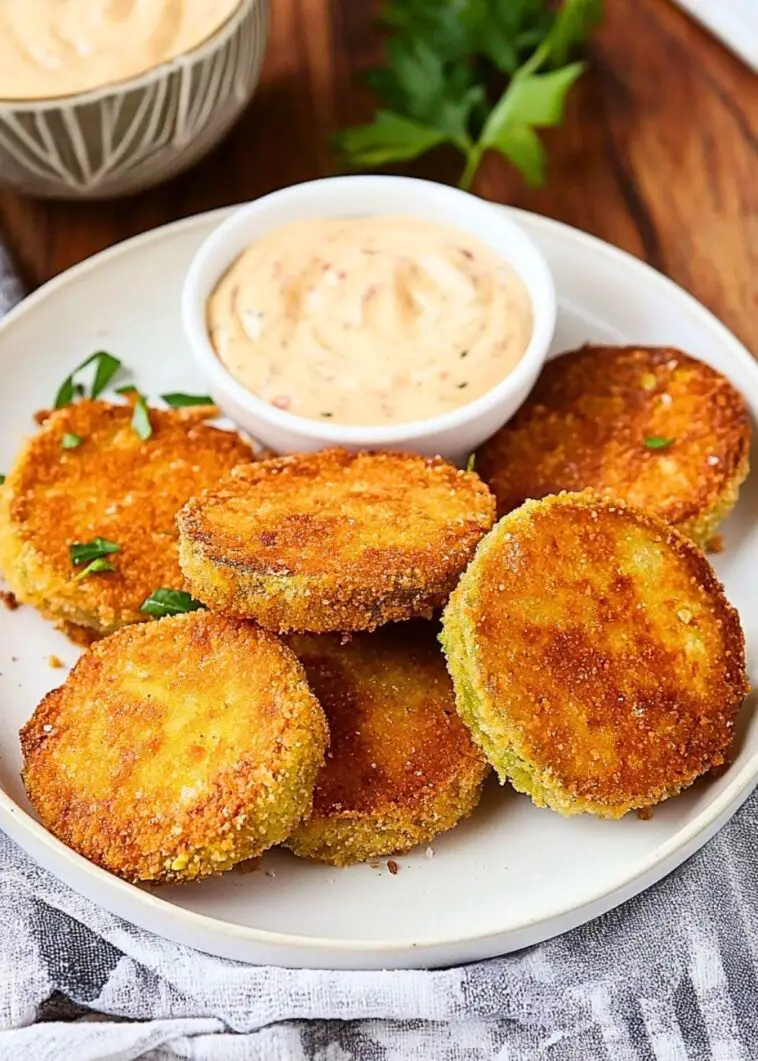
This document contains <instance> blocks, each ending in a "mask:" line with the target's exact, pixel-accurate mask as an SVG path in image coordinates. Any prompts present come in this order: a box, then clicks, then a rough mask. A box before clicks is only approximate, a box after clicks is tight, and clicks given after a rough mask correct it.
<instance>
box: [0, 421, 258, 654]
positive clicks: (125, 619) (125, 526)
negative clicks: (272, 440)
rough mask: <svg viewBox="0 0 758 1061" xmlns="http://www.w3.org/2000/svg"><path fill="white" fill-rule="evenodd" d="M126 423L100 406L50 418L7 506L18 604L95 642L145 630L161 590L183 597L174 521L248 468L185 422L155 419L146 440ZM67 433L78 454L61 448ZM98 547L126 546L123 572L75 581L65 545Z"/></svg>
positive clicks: (8, 572) (9, 560) (0, 530)
mask: <svg viewBox="0 0 758 1061" xmlns="http://www.w3.org/2000/svg"><path fill="white" fill-rule="evenodd" d="M192 412H194V413H196V412H197V410H192ZM203 412H204V413H207V410H204V411H203ZM131 416H132V409H131V407H130V406H129V405H110V404H108V403H107V402H101V401H82V402H77V403H76V404H74V405H68V406H66V407H65V408H63V409H60V410H59V411H58V412H55V413H52V414H51V415H50V416H49V417H48V418H47V420H46V421H45V425H44V427H43V428H42V430H41V431H39V432H38V433H37V434H36V435H35V436H34V437H33V438H32V439H31V440H30V441H29V443H28V444H27V445H26V447H25V448H24V450H23V451H22V453H21V455H20V456H19V458H18V459H17V461H16V463H15V465H14V467H13V469H12V471H11V472H10V474H9V475H8V478H7V480H6V482H5V485H4V487H3V494H2V500H1V501H0V508H2V513H1V514H0V566H2V568H3V570H4V573H5V576H6V578H7V580H8V582H9V583H10V584H11V586H12V588H13V590H14V592H15V593H16V594H17V596H18V597H19V599H21V600H23V601H27V602H28V603H30V604H33V605H34V606H35V607H36V608H38V609H39V610H40V611H42V612H43V613H44V614H45V615H47V616H48V617H50V618H52V619H56V620H58V621H59V622H61V623H63V624H71V625H73V626H80V627H88V628H90V629H92V630H94V631H96V632H97V633H100V634H103V633H109V632H111V631H112V630H114V629H116V628H117V627H119V626H120V625H123V624H124V623H130V622H136V621H138V620H143V619H146V618H147V616H145V615H143V614H141V613H140V611H139V607H140V604H141V603H142V602H143V601H144V600H145V598H146V597H147V596H148V595H149V594H150V593H151V592H152V591H153V590H154V589H156V588H158V587H159V586H167V587H169V588H177V589H180V588H181V587H182V586H183V578H182V575H181V571H180V569H179V564H178V560H177V537H178V532H177V530H176V523H175V519H176V513H177V512H178V511H179V509H180V508H181V507H182V505H183V504H184V503H185V501H187V499H188V498H189V497H191V496H192V495H193V494H194V493H196V492H198V491H199V490H202V489H204V488H205V487H207V486H211V485H213V484H214V483H216V482H217V481H218V480H219V479H220V478H221V477H222V476H223V475H225V474H227V473H228V472H229V471H230V470H231V469H232V468H233V467H234V466H235V465H237V464H239V463H241V462H243V461H250V460H252V459H253V453H252V450H251V449H250V447H249V446H248V445H247V444H246V443H245V442H243V441H242V439H240V438H239V437H238V436H237V435H235V434H232V433H230V432H226V431H220V430H218V429H217V428H214V427H210V426H208V425H206V424H203V423H198V422H197V416H194V417H188V416H186V415H185V412H184V411H181V410H179V411H176V410H170V411H167V410H157V409H151V410H150V420H151V424H152V428H153V434H152V437H151V438H149V439H148V440H146V441H143V440H142V439H140V437H139V436H138V435H137V434H136V432H135V431H134V429H133V428H132V427H131V425H130V421H131ZM65 433H72V434H76V435H79V436H80V437H81V438H82V439H83V442H82V444H81V445H80V446H78V447H76V448H75V449H64V448H62V445H61V440H62V437H63V435H64V434H65ZM95 537H101V538H107V539H109V540H111V541H114V542H116V543H118V544H119V545H120V546H121V552H120V553H118V555H117V556H114V557H111V558H110V559H112V560H113V562H114V563H115V564H116V567H117V569H118V570H117V571H114V572H109V573H106V574H100V575H95V576H92V577H88V578H85V579H82V580H79V581H76V575H77V574H78V571H77V569H75V568H74V567H73V565H72V563H71V559H70V557H69V546H70V545H71V544H72V543H73V542H87V541H90V540H91V539H92V538H95Z"/></svg>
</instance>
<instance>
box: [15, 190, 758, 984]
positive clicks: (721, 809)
mask: <svg viewBox="0 0 758 1061" xmlns="http://www.w3.org/2000/svg"><path fill="white" fill-rule="evenodd" d="M493 205H494V206H495V207H496V208H497V206H499V205H500V204H493ZM234 209H236V208H235V207H222V208H220V209H217V210H213V211H208V212H206V213H203V214H196V215H194V216H192V217H189V218H183V219H181V220H179V221H174V222H171V223H170V224H168V225H164V226H162V227H160V228H157V229H153V230H152V231H150V232H146V233H143V234H141V235H139V236H135V237H131V238H130V239H127V240H124V241H121V242H120V243H117V244H114V245H113V246H112V247H109V248H106V249H105V250H103V251H101V252H99V253H98V254H96V255H93V256H92V257H90V258H88V259H86V260H85V261H83V262H80V263H79V264H78V265H75V266H73V267H72V268H70V269H68V270H66V272H64V273H62V274H60V275H59V276H57V277H55V278H53V279H52V280H50V281H48V282H47V283H46V284H44V285H43V286H42V287H41V288H39V289H38V290H37V291H35V292H34V293H33V294H31V295H29V296H28V297H27V298H26V299H24V300H23V301H22V302H21V303H20V304H19V305H18V306H17V307H15V308H14V309H12V310H11V311H10V312H9V313H7V314H6V315H5V317H4V318H3V319H2V321H0V339H1V338H2V333H3V332H4V331H5V330H6V329H7V328H9V327H11V326H12V325H14V324H15V322H16V321H18V320H19V319H21V318H22V317H24V316H25V315H27V314H29V313H31V312H34V310H35V308H36V306H37V304H38V302H40V301H41V300H42V299H44V298H45V297H46V296H47V294H48V293H49V292H50V291H54V290H56V289H57V288H59V287H63V286H65V285H66V284H68V283H69V282H70V281H72V280H75V279H77V278H79V277H81V276H83V275H85V274H86V273H88V272H89V271H91V270H93V269H97V268H98V267H99V266H100V265H101V264H102V263H103V262H105V261H107V260H109V259H110V258H112V257H116V256H118V255H119V254H121V253H124V251H125V250H126V249H128V248H129V246H130V245H131V244H132V243H133V242H134V241H136V240H140V241H141V243H142V245H143V246H144V247H145V248H147V247H149V245H150V243H151V242H152V241H153V240H159V239H164V238H166V236H167V235H170V234H171V232H172V231H175V230H179V229H181V230H184V231H186V230H188V229H191V228H192V227H193V226H198V227H200V226H202V225H206V224H208V222H209V220H210V221H219V222H220V221H222V220H223V219H224V217H226V216H229V215H230V213H231V211H232V210H234ZM505 209H506V210H508V211H509V212H512V213H513V214H514V215H515V216H516V217H518V216H528V217H529V220H530V223H531V224H537V225H539V226H543V227H545V228H554V227H558V228H560V229H562V230H565V232H566V233H567V234H570V236H571V238H572V239H575V240H579V241H580V242H583V243H585V244H586V245H587V246H588V247H590V248H592V250H593V252H594V253H599V254H603V255H604V256H605V257H606V258H611V259H614V258H617V257H618V256H621V257H622V258H623V259H624V260H625V262H626V265H627V266H629V267H631V268H633V269H635V270H637V271H638V272H640V273H642V274H644V277H645V279H646V280H648V281H652V282H654V283H656V284H658V285H659V287H661V288H662V290H664V291H665V292H666V293H667V295H668V296H669V298H671V299H672V300H676V301H678V302H679V303H680V304H681V305H682V306H684V307H686V309H687V310H688V311H689V312H690V313H691V314H692V315H693V316H695V317H697V318H698V320H699V323H700V324H701V326H702V327H703V328H705V329H707V330H709V331H711V332H712V333H713V334H714V335H715V336H716V337H717V338H718V340H719V341H720V342H721V343H723V344H724V345H726V346H727V347H728V348H729V351H730V354H731V355H732V356H734V358H735V359H736V360H737V361H739V362H740V364H741V366H742V367H743V369H744V370H745V371H746V373H747V374H748V375H750V376H751V377H752V379H753V381H754V384H755V387H756V392H758V364H757V363H756V362H755V361H754V359H753V358H752V356H751V355H750V353H749V352H748V350H747V348H746V347H745V346H744V345H743V344H742V343H741V342H740V340H739V339H737V337H736V336H734V335H733V334H732V333H731V332H730V331H729V330H728V329H727V328H726V326H725V325H724V324H722V323H721V322H720V321H719V320H718V319H717V318H716V317H715V316H714V314H713V313H711V312H710V311H709V310H708V309H706V308H705V307H704V306H703V305H702V304H701V303H700V302H698V301H697V299H695V298H694V297H693V296H692V295H690V294H689V293H688V292H686V291H685V290H684V289H683V288H681V287H679V286H678V285H677V284H676V283H674V281H672V280H670V279H668V277H666V276H664V275H663V274H662V273H660V272H658V270H656V269H654V268H653V267H652V266H650V265H648V264H646V263H645V262H643V261H641V260H639V259H638V258H635V257H634V256H633V255H631V254H629V253H628V252H626V251H624V250H622V249H620V248H617V247H614V246H612V245H611V244H608V243H606V242H605V241H603V240H601V239H598V238H597V237H595V236H592V235H590V234H589V233H585V232H582V231H581V230H579V229H575V228H573V227H572V226H571V225H567V224H565V223H563V222H560V221H555V220H553V219H551V218H546V217H542V216H540V215H535V214H532V213H531V212H529V211H523V210H519V209H517V208H515V207H505ZM757 781H758V750H756V751H755V752H754V753H753V754H752V755H751V757H750V758H749V759H748V761H747V762H746V763H745V764H744V765H743V766H742V768H741V769H740V771H739V773H737V774H736V775H735V777H733V778H731V779H730V781H729V783H728V784H727V785H726V786H725V788H724V790H723V791H722V792H721V793H720V794H719V795H718V796H717V797H716V798H714V799H713V800H711V801H710V802H709V803H708V804H707V806H706V807H704V808H703V810H702V811H700V812H699V813H698V814H697V815H696V816H695V817H694V819H693V820H692V821H691V822H690V823H689V824H688V825H686V826H685V827H683V828H682V829H680V830H678V831H677V832H676V833H675V834H674V836H672V837H671V838H670V839H669V840H667V841H666V842H665V843H663V844H661V845H660V846H659V847H658V848H657V849H656V850H654V851H653V852H652V853H651V854H650V855H648V856H647V858H646V859H645V861H644V862H640V863H639V864H638V865H637V866H636V867H635V870H634V872H633V873H632V874H629V873H628V872H625V873H624V874H623V875H622V876H621V878H620V879H618V880H615V881H614V882H613V883H611V884H610V885H605V886H603V887H602V888H600V889H599V890H598V891H597V892H595V893H593V894H592V895H591V896H590V897H589V898H587V899H586V900H585V901H584V902H582V903H581V904H580V905H578V906H569V907H557V908H553V909H551V910H550V911H549V912H548V913H546V914H543V915H541V916H540V917H539V918H533V919H531V920H530V921H522V922H520V923H518V924H513V923H508V922H507V921H506V922H503V923H501V924H499V925H498V927H497V928H489V929H488V930H487V931H486V932H480V933H475V934H467V935H463V936H460V937H454V938H451V937H447V938H441V939H440V938H421V939H418V938H416V939H410V938H409V939H405V940H402V939H401V940H389V941H387V940H371V939H361V940H355V939H337V938H330V937H319V936H302V935H296V934H289V933H281V932H273V931H270V930H265V929H256V928H252V927H250V926H247V925H239V924H236V923H234V922H230V921H224V920H221V919H219V918H216V917H211V916H209V915H207V914H200V913H196V912H195V911H191V910H187V909H186V908H184V907H180V906H177V905H175V904H174V903H172V902H170V901H169V900H165V899H161V898H160V897H159V896H157V895H153V894H151V893H149V892H147V891H143V890H142V889H141V888H138V887H136V886H134V885H132V884H129V883H127V882H126V881H123V880H120V879H119V878H117V877H115V876H113V875H112V874H110V873H108V872H107V871H106V870H103V869H101V868H100V867H98V866H95V865H94V864H93V863H91V862H89V861H88V860H87V859H85V858H84V857H83V856H81V855H78V854H76V853H75V852H74V851H72V850H71V849H70V848H68V847H67V846H66V845H65V844H64V843H63V842H62V841H60V840H57V839H56V838H55V837H54V836H53V835H52V834H51V833H49V832H48V831H47V830H46V829H45V828H44V827H43V826H42V825H41V824H40V823H39V822H37V821H36V820H35V819H34V818H33V817H32V816H31V815H30V814H28V813H27V812H26V811H25V810H23V809H22V808H21V807H20V806H19V805H18V804H17V803H16V802H15V801H14V800H12V799H11V797H10V796H8V794H7V793H6V792H5V791H4V789H2V788H0V824H2V820H3V819H4V820H5V822H6V823H8V824H9V825H10V828H9V830H8V832H9V835H11V837H13V836H14V835H15V834H16V833H17V832H18V833H21V832H27V833H30V834H31V836H32V837H33V838H34V840H35V846H36V847H38V846H42V847H47V848H48V849H50V850H51V851H52V853H53V856H54V860H55V861H60V860H63V861H65V862H67V863H69V864H70V866H71V867H72V870H73V871H74V872H75V873H76V874H77V875H80V874H81V873H85V874H89V875H91V876H92V878H93V879H94V880H95V881H104V882H105V881H107V882H108V888H109V890H111V891H115V892H117V893H120V894H122V895H124V896H127V897H128V898H129V899H130V900H132V901H133V902H138V903H140V904H142V905H144V906H145V907H146V908H147V909H148V910H150V911H152V912H153V913H156V914H161V915H162V916H163V918H164V919H166V918H167V919H169V920H170V921H172V922H173V923H174V924H176V923H185V924H187V925H188V927H190V928H195V930H196V931H197V932H200V933H202V934H204V935H206V936H207V935H208V934H213V935H217V936H218V935H223V936H226V937H228V938H233V939H235V940H236V941H239V942H248V943H255V944H258V945H260V946H262V947H264V946H268V947H270V948H272V949H276V948H279V947H282V948H285V949H288V950H291V949H293V948H299V949H300V950H301V951H302V952H306V953H307V952H316V951H322V952H323V951H331V952H332V953H339V954H341V955H343V956H345V957H348V956H352V955H356V956H357V955H359V954H361V953H363V952H366V951H370V952H373V953H374V954H378V955H381V954H382V953H386V954H396V953H398V952H401V951H405V950H408V951H413V952H414V953H415V954H417V955H419V954H422V953H423V952H424V951H426V950H428V951H434V950H436V949H441V948H444V949H448V950H449V949H451V948H455V947H460V946H463V945H472V944H476V943H477V942H480V941H485V940H496V939H499V938H501V937H504V936H507V935H508V934H511V933H515V932H519V931H524V930H525V929H528V928H529V926H530V925H532V924H535V923H539V924H540V926H542V928H544V929H545V931H544V932H543V931H542V930H541V931H540V935H539V937H538V938H539V939H544V938H547V937H548V936H549V935H551V934H553V933H552V929H553V928H554V927H556V925H560V926H561V927H559V931H566V930H567V929H569V928H571V927H574V926H575V925H578V924H580V923H582V922H583V921H586V920H588V919H589V918H588V917H587V918H586V917H584V916H583V915H584V912H585V911H587V910H588V908H594V911H593V913H592V914H590V915H589V916H590V917H594V916H597V915H599V914H601V913H603V912H605V911H606V910H608V909H610V908H611V907H613V906H614V905H615V903H614V899H616V898H617V897H618V901H624V900H626V899H628V898H630V897H631V896H632V895H634V894H637V893H638V892H639V891H642V890H644V889H645V888H647V887H649V886H650V885H651V884H653V883H655V882H656V881H657V880H660V879H661V878H662V877H663V876H664V875H665V874H666V873H668V872H670V871H671V870H673V869H674V868H676V867H677V866H678V865H680V864H681V863H682V862H683V861H684V860H685V859H686V858H687V857H689V855H691V854H692V852H693V850H694V849H695V847H696V844H695V841H696V840H697V838H698V837H700V836H701V835H702V834H703V833H705V834H707V836H710V835H711V834H712V833H713V832H714V831H715V829H716V828H718V827H720V826H721V825H722V824H723V823H724V821H725V820H726V818H727V817H728V816H730V815H731V814H732V813H734V811H736V810H737V808H738V807H739V806H740V804H741V803H742V802H743V801H744V800H745V799H746V798H747V796H748V795H749V794H750V792H751V790H752V789H753V788H754V787H755V785H756V782H757ZM545 813H548V812H545ZM706 838H707V837H706ZM103 905H107V904H103ZM173 938H176V937H175V936H174V937H173ZM536 941H537V937H535V938H534V939H530V940H529V941H528V942H530V943H531V942H536ZM492 953H494V952H492ZM300 964H302V963H300ZM312 967H314V968H316V967H318V966H317V965H316V966H312ZM346 967H348V966H346ZM352 967H353V968H359V967H360V966H352Z"/></svg>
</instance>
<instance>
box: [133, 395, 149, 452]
mask: <svg viewBox="0 0 758 1061" xmlns="http://www.w3.org/2000/svg"><path fill="white" fill-rule="evenodd" d="M132 427H133V428H134V430H135V431H136V432H137V434H138V435H139V437H140V438H141V439H142V441H143V442H147V440H148V439H149V438H150V436H151V435H152V433H153V425H152V424H151V423H150V412H149V410H148V408H147V402H146V401H145V399H144V398H143V397H142V395H141V394H139V393H137V400H136V402H135V403H134V412H133V413H132Z"/></svg>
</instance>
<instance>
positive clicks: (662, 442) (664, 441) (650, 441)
mask: <svg viewBox="0 0 758 1061" xmlns="http://www.w3.org/2000/svg"><path fill="white" fill-rule="evenodd" d="M673 441H674V440H673V438H663V436H662V435H650V436H649V438H646V439H645V446H646V447H647V448H648V449H665V448H666V447H667V446H670V445H671V443H672V442H673Z"/></svg>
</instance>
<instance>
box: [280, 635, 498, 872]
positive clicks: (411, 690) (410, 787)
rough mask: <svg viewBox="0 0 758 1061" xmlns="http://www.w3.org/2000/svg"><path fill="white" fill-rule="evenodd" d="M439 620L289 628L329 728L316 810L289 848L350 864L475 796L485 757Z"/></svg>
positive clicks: (433, 830)
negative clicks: (467, 717)
mask: <svg viewBox="0 0 758 1061" xmlns="http://www.w3.org/2000/svg"><path fill="white" fill-rule="evenodd" d="M436 630H437V627H436V626H434V625H432V624H431V623H425V622H414V623H409V624H403V625H402V626H387V627H384V629H382V630H378V631H376V632H375V633H372V634H358V635H356V636H355V637H353V638H351V640H350V641H348V642H347V643H346V644H343V643H342V642H341V641H340V639H339V637H337V636H336V635H333V634H332V635H328V634H325V635H322V636H320V637H318V636H313V635H297V636H294V637H291V638H289V641H288V643H289V644H290V645H291V647H292V648H293V649H294V651H295V652H296V654H297V655H298V657H299V658H300V660H301V662H302V663H303V665H304V666H305V671H306V674H307V675H308V681H309V683H310V686H311V688H312V689H313V691H314V692H315V694H316V696H317V697H318V698H319V700H320V701H321V704H322V705H323V708H324V710H325V712H326V717H327V720H328V722H329V732H330V746H329V751H328V753H327V760H326V765H325V766H324V768H323V769H322V770H321V772H320V774H319V775H318V778H317V781H316V792H315V796H314V803H313V814H312V816H311V817H310V818H309V819H308V820H306V821H305V822H303V824H301V825H300V826H299V827H298V828H297V830H296V831H295V832H294V833H293V834H292V836H291V837H290V838H289V840H288V841H287V846H288V847H290V848H291V849H292V850H293V851H294V852H295V854H297V855H300V856H302V857H303V858H312V859H316V860H317V861H319V862H329V863H331V864H332V865H335V866H346V865H349V864H350V863H352V862H362V861H365V860H367V859H372V858H381V857H382V856H383V855H391V854H393V853H396V852H400V851H407V850H408V849H409V848H411V847H413V846H415V845H416V844H425V843H429V842H430V841H431V840H433V839H434V837H435V836H437V835H438V834H439V833H441V832H444V831H445V830H447V829H452V827H453V826H454V825H456V824H457V823H458V822H459V821H460V820H461V819H462V818H464V817H466V816H467V815H468V814H470V813H471V811H472V810H473V809H474V807H475V806H476V805H477V803H478V802H479V796H480V794H481V788H482V781H483V779H484V776H485V774H486V772H487V770H488V767H487V764H486V762H485V760H484V757H483V756H482V755H481V753H480V752H479V750H478V749H477V748H476V746H475V745H474V743H473V741H472V740H471V737H470V736H469V733H468V731H467V730H466V727H465V726H464V725H463V723H462V722H461V720H460V719H459V717H458V715H457V713H456V710H455V697H454V695H453V688H452V684H451V682H450V678H449V676H448V674H447V671H446V669H445V662H444V659H443V658H442V653H441V652H440V648H439V644H438V643H437V641H436V639H435V633H436Z"/></svg>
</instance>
